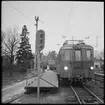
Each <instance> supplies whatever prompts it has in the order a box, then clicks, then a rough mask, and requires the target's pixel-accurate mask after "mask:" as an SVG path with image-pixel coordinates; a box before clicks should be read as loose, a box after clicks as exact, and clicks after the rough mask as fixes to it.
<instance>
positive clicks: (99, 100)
mask: <svg viewBox="0 0 105 105" xmlns="http://www.w3.org/2000/svg"><path fill="white" fill-rule="evenodd" d="M82 86H83V85H82ZM83 88H84V89H85V90H87V91H88V92H89V93H90V94H91V95H92V96H94V97H95V98H96V99H97V100H98V102H100V103H101V104H104V102H103V101H102V100H101V99H100V98H99V97H98V96H96V95H95V94H94V93H93V92H91V91H90V90H89V89H88V88H86V87H85V86H83Z"/></svg>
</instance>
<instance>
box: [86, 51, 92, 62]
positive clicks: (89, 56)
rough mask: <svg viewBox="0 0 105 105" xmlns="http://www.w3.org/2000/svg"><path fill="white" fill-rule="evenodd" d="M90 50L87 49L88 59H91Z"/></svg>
mask: <svg viewBox="0 0 105 105" xmlns="http://www.w3.org/2000/svg"><path fill="white" fill-rule="evenodd" d="M90 54H91V53H90V50H87V51H86V56H87V60H91V55H90Z"/></svg>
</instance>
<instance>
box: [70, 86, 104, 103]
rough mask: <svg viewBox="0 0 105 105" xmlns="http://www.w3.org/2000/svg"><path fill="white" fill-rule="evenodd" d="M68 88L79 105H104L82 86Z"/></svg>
mask: <svg viewBox="0 0 105 105" xmlns="http://www.w3.org/2000/svg"><path fill="white" fill-rule="evenodd" d="M70 87H71V89H72V90H73V92H74V94H75V97H76V99H77V100H78V103H79V104H104V102H103V101H102V100H101V99H100V98H99V97H98V96H96V95H95V94H94V93H93V92H92V91H90V90H89V89H87V88H86V87H85V86H84V85H81V86H79V87H77V86H76V87H75V86H71V85H70Z"/></svg>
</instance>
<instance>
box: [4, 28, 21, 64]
mask: <svg viewBox="0 0 105 105" xmlns="http://www.w3.org/2000/svg"><path fill="white" fill-rule="evenodd" d="M19 41H20V39H19V34H18V32H17V27H14V28H13V29H11V28H9V29H8V30H7V31H6V32H3V31H2V55H3V56H6V57H8V58H9V61H10V64H13V62H14V57H15V54H16V51H17V48H18V44H19Z"/></svg>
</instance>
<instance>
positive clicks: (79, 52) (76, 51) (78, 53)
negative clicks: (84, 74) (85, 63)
mask: <svg viewBox="0 0 105 105" xmlns="http://www.w3.org/2000/svg"><path fill="white" fill-rule="evenodd" d="M75 60H76V61H81V51H80V50H75Z"/></svg>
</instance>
